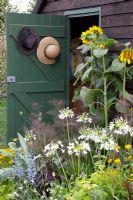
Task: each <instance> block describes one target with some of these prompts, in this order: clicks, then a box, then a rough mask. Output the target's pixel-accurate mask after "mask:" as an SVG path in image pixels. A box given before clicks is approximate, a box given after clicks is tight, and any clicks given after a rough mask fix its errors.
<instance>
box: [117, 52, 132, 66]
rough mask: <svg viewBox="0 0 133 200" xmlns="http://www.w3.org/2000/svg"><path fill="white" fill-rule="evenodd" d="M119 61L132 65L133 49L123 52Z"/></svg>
mask: <svg viewBox="0 0 133 200" xmlns="http://www.w3.org/2000/svg"><path fill="white" fill-rule="evenodd" d="M119 59H120V61H121V62H122V63H124V62H125V63H128V64H131V62H132V61H133V49H131V48H126V49H124V50H122V51H121V53H120V56H119Z"/></svg>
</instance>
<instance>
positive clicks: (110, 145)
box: [100, 138, 117, 151]
mask: <svg viewBox="0 0 133 200" xmlns="http://www.w3.org/2000/svg"><path fill="white" fill-rule="evenodd" d="M116 146H117V144H116V143H115V141H114V140H113V138H109V139H108V140H103V141H102V142H101V144H100V149H105V150H108V151H111V150H114V149H115V147H116Z"/></svg>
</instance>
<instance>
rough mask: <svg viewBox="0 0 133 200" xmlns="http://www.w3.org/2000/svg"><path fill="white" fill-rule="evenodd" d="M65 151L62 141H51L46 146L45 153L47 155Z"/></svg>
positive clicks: (51, 155) (50, 155)
mask: <svg viewBox="0 0 133 200" xmlns="http://www.w3.org/2000/svg"><path fill="white" fill-rule="evenodd" d="M59 150H60V152H61V153H64V149H63V144H62V142H61V141H57V142H53V141H52V142H51V143H49V144H47V145H46V146H45V147H44V154H45V156H46V157H53V156H56V154H57V151H59Z"/></svg>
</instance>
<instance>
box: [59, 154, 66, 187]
mask: <svg viewBox="0 0 133 200" xmlns="http://www.w3.org/2000/svg"><path fill="white" fill-rule="evenodd" d="M56 155H57V158H58V160H59V163H60V166H61V169H62V171H63V174H64V176H65V179H66V182H67V184H68V179H67V176H66V172H65V170H64V167H63V165H62V163H61V161H60V158H59V155H58V153H57V151H56Z"/></svg>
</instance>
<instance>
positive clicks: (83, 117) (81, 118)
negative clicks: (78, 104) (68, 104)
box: [77, 113, 92, 123]
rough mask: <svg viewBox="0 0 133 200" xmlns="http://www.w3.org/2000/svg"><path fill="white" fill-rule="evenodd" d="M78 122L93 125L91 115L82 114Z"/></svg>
mask: <svg viewBox="0 0 133 200" xmlns="http://www.w3.org/2000/svg"><path fill="white" fill-rule="evenodd" d="M77 122H83V123H87V122H89V123H92V118H90V117H89V113H82V115H79V116H78V117H77Z"/></svg>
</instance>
